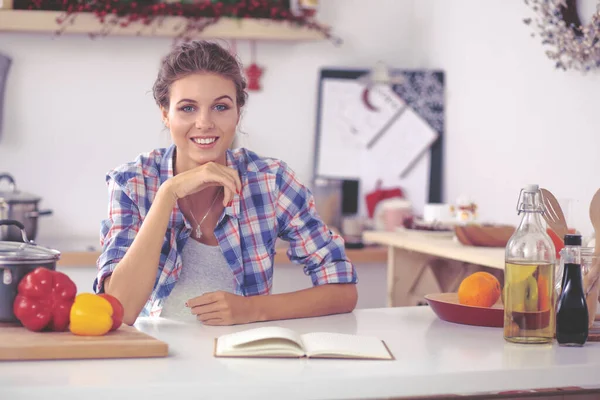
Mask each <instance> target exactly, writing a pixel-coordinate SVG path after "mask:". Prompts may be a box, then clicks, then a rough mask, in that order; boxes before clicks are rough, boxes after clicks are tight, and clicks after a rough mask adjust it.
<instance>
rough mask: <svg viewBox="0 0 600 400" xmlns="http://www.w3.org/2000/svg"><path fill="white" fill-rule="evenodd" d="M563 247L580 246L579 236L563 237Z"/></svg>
mask: <svg viewBox="0 0 600 400" xmlns="http://www.w3.org/2000/svg"><path fill="white" fill-rule="evenodd" d="M565 246H581V235H565Z"/></svg>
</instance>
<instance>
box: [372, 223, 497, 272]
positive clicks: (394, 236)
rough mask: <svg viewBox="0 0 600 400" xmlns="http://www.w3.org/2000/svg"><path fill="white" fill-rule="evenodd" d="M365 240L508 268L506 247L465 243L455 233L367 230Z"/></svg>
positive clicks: (467, 261)
mask: <svg viewBox="0 0 600 400" xmlns="http://www.w3.org/2000/svg"><path fill="white" fill-rule="evenodd" d="M363 240H364V241H365V242H367V243H373V244H379V245H385V246H391V247H396V248H400V249H404V250H409V251H416V252H419V253H423V254H429V255H432V256H435V257H442V258H448V259H451V260H457V261H462V262H466V263H470V264H476V265H482V266H484V267H490V268H496V269H504V252H505V249H504V247H476V246H465V245H463V244H462V243H460V242H458V241H457V240H455V239H453V238H451V237H439V236H437V235H435V232H434V233H433V234H429V233H428V232H417V231H415V232H411V231H408V230H404V231H396V232H384V231H366V232H364V233H363Z"/></svg>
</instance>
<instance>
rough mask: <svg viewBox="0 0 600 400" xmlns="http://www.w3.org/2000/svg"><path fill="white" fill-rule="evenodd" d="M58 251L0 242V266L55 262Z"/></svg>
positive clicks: (33, 244) (57, 257)
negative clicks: (13, 263)
mask: <svg viewBox="0 0 600 400" xmlns="http://www.w3.org/2000/svg"><path fill="white" fill-rule="evenodd" d="M59 258H60V252H59V251H58V250H52V249H48V248H46V247H43V246H39V245H37V244H35V243H23V242H9V241H0V264H6V263H7V262H27V261H56V260H58V259H59Z"/></svg>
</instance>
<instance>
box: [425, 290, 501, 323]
mask: <svg viewBox="0 0 600 400" xmlns="http://www.w3.org/2000/svg"><path fill="white" fill-rule="evenodd" d="M425 300H427V303H429V306H430V307H431V309H432V310H433V312H435V313H436V315H437V316H438V317H439V318H440V319H443V320H444V321H448V322H454V323H457V324H463V325H475V326H489V327H493V328H502V327H503V326H504V307H503V306H502V303H501V302H500V300H499V302H498V303H496V304H494V305H493V306H492V307H489V308H488V307H475V306H466V305H463V304H460V303H459V302H458V294H457V293H435V294H428V295H426V296H425Z"/></svg>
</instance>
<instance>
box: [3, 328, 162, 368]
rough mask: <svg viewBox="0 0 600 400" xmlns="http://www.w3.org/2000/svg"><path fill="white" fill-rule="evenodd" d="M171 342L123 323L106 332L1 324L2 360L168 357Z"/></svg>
mask: <svg viewBox="0 0 600 400" xmlns="http://www.w3.org/2000/svg"><path fill="white" fill-rule="evenodd" d="M168 349H169V347H168V345H167V343H165V342H162V341H160V340H158V339H156V338H154V337H152V336H150V335H147V334H145V333H143V332H140V331H138V330H137V329H136V328H134V327H131V326H128V325H121V326H120V327H119V329H117V330H116V331H113V332H110V333H108V334H106V335H104V336H77V335H74V334H72V333H70V332H32V331H29V330H27V329H25V328H23V327H22V326H18V325H14V324H0V360H4V361H6V360H60V359H87V358H138V357H140V358H141V357H166V356H167V355H168Z"/></svg>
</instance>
